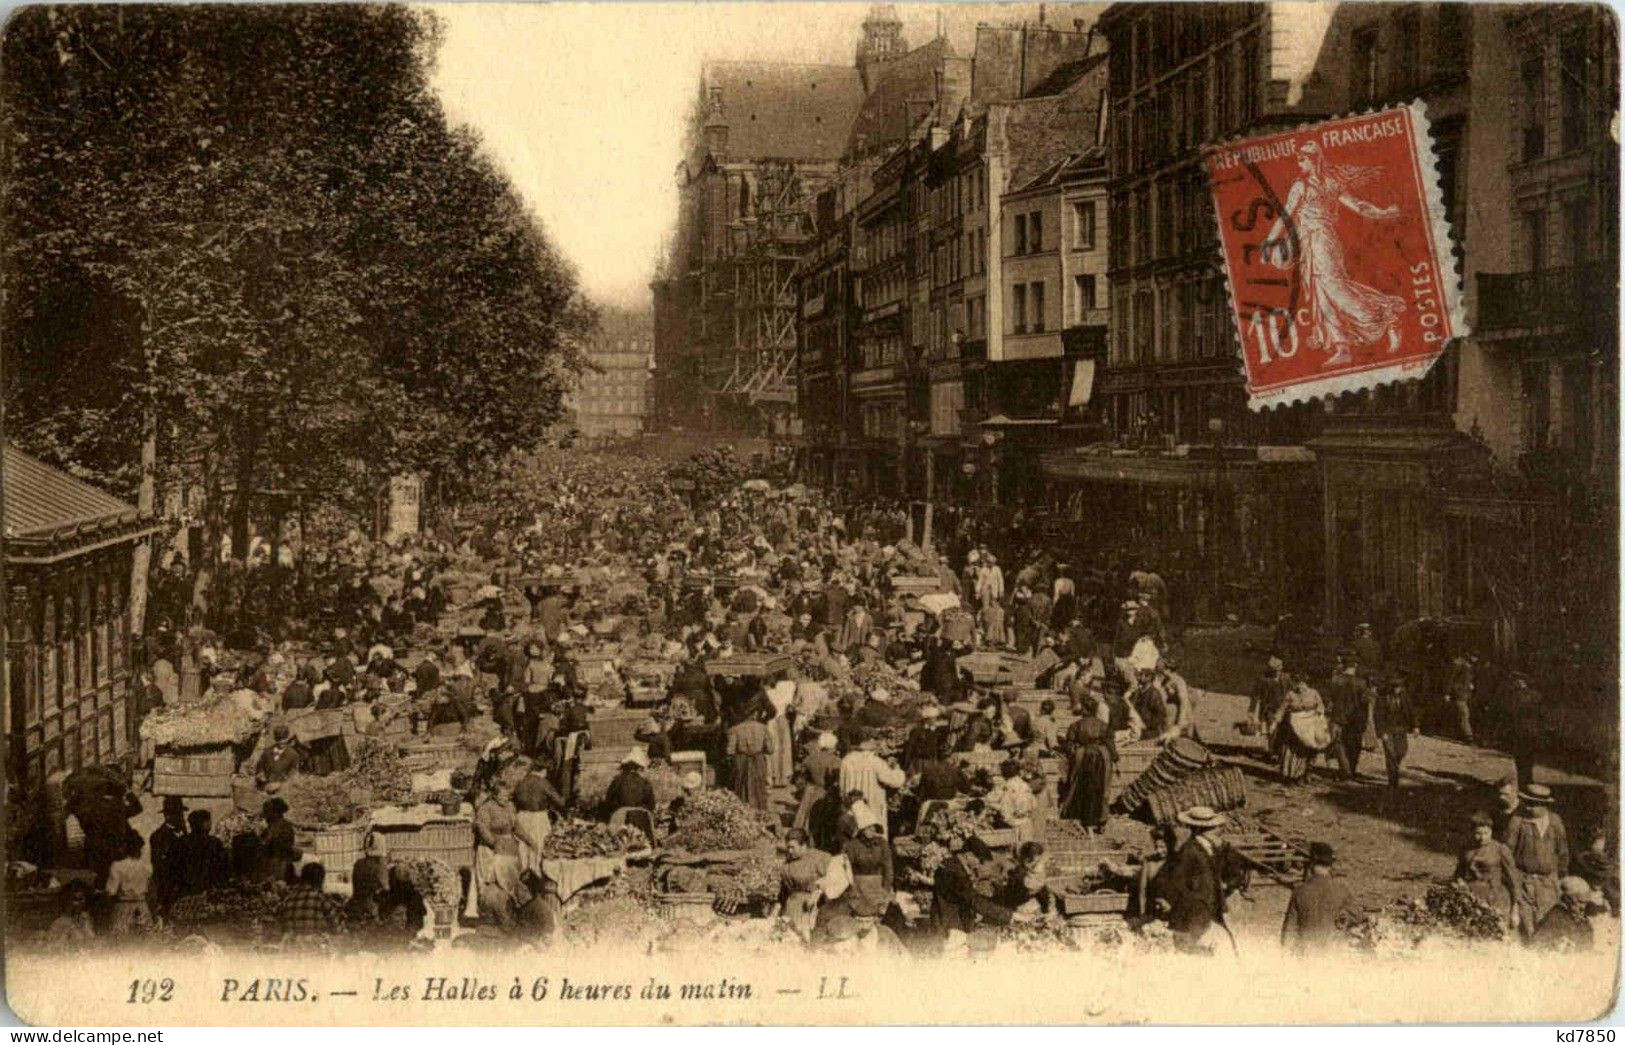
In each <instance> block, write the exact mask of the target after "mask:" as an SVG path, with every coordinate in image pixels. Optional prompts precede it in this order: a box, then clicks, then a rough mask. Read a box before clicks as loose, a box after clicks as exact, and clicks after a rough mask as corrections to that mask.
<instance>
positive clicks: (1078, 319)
mask: <svg viewBox="0 0 1625 1045" xmlns="http://www.w3.org/2000/svg"><path fill="white" fill-rule="evenodd" d="M1072 289H1073V301H1074V302H1075V304H1074V305H1073V313H1072V321H1073V322H1074V323H1082V322H1085V321H1086V320H1087V318H1088V315H1089V311H1090V310H1091V309H1093V308H1094V307H1095V277H1094V276H1093V275H1084V276H1073V277H1072Z"/></svg>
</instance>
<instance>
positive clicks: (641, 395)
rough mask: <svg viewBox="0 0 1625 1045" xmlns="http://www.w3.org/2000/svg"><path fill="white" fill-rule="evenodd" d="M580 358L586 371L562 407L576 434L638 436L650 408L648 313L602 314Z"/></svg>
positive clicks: (651, 340)
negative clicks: (585, 364)
mask: <svg viewBox="0 0 1625 1045" xmlns="http://www.w3.org/2000/svg"><path fill="white" fill-rule="evenodd" d="M583 354H584V355H585V356H586V358H587V363H588V364H589V369H588V370H586V371H584V372H583V373H582V375H581V379H580V381H579V383H578V384H577V385H576V387H575V389H573V390H572V391H571V392H570V394H569V397H568V400H567V402H566V407H565V408H566V410H567V411H568V413H569V414H570V417H571V419H572V422H573V423H574V425H575V427H576V430H577V431H579V432H580V433H581V434H582V435H583V436H586V437H587V438H603V437H613V436H622V437H625V436H635V435H640V434H642V433H643V431H644V428H645V425H646V423H647V421H648V417H649V412H650V407H651V404H652V402H653V381H652V380H651V376H650V368H651V365H652V363H653V360H654V331H653V328H652V324H651V317H650V315H649V313H647V312H626V311H621V310H618V309H617V310H606V311H605V313H604V315H603V317H602V318H601V319H600V321H599V325H598V329H597V330H595V331H594V332H593V334H592V336H591V337H590V338H589V339H588V341H587V344H586V345H585V346H584V352H583Z"/></svg>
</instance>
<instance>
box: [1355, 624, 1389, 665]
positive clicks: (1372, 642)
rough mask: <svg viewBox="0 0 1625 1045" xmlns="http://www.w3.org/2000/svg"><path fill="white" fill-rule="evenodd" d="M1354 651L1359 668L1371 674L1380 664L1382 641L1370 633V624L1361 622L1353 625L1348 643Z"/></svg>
mask: <svg viewBox="0 0 1625 1045" xmlns="http://www.w3.org/2000/svg"><path fill="white" fill-rule="evenodd" d="M1349 647H1350V649H1352V650H1353V652H1354V659H1355V661H1356V662H1357V663H1358V664H1359V665H1360V670H1361V671H1363V672H1365V673H1366V674H1368V675H1369V674H1371V673H1372V672H1374V671H1376V670H1377V669H1378V668H1380V667H1381V666H1382V643H1380V642H1378V641H1377V639H1376V636H1374V635H1372V634H1371V625H1369V624H1365V623H1361V624H1357V625H1355V626H1354V639H1353V640H1352V641H1351V642H1350V643H1349Z"/></svg>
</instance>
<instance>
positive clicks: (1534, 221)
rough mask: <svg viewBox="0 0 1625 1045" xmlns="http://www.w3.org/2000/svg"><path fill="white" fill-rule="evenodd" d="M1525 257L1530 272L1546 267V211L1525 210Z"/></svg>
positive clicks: (1542, 270)
mask: <svg viewBox="0 0 1625 1045" xmlns="http://www.w3.org/2000/svg"><path fill="white" fill-rule="evenodd" d="M1523 238H1524V259H1525V260H1526V261H1528V263H1529V271H1530V272H1544V271H1545V269H1546V212H1545V211H1542V210H1531V211H1525V212H1524V216H1523Z"/></svg>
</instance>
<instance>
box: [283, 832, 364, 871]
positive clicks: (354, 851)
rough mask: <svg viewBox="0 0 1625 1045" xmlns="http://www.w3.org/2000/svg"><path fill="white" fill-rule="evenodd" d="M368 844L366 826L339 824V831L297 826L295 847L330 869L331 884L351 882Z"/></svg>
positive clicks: (294, 840)
mask: <svg viewBox="0 0 1625 1045" xmlns="http://www.w3.org/2000/svg"><path fill="white" fill-rule="evenodd" d="M366 840H367V823H366V821H361V822H360V823H354V824H340V825H339V826H337V827H318V828H302V827H299V826H298V825H295V826H294V835H293V844H294V845H296V846H298V847H299V848H300V849H301V850H303V851H304V854H305V855H306V856H308V857H309V858H311V859H312V860H315V861H316V862H317V863H319V864H321V865H322V866H323V867H324V868H326V869H327V877H328V880H330V881H338V882H348V881H349V880H350V872H351V871H353V870H354V869H355V862H356V861H357V860H359V859H361V853H362V847H363V846H364V845H365V843H366Z"/></svg>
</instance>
